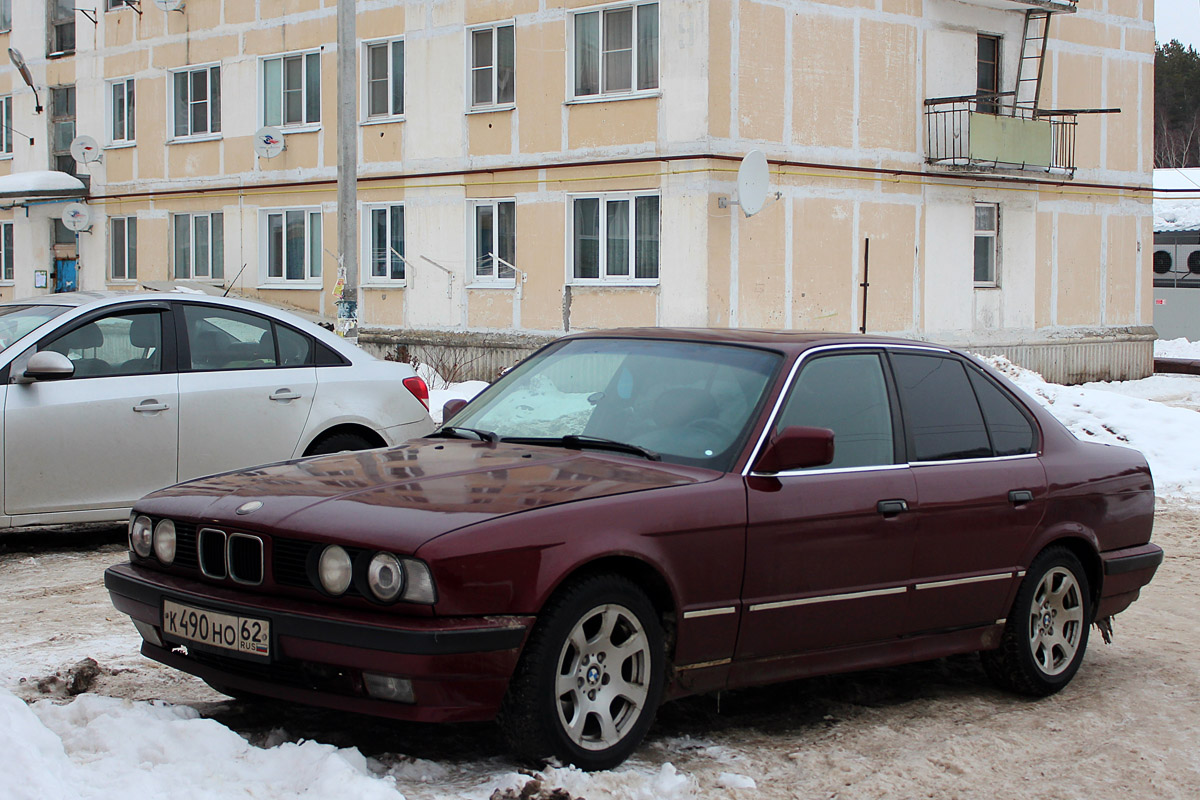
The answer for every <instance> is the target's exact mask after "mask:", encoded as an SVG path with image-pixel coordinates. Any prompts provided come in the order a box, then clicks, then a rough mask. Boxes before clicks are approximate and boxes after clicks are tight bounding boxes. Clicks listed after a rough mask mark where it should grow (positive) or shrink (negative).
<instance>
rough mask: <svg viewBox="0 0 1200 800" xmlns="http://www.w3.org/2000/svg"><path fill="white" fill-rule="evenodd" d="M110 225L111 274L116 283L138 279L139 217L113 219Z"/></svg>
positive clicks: (110, 220) (109, 222)
mask: <svg viewBox="0 0 1200 800" xmlns="http://www.w3.org/2000/svg"><path fill="white" fill-rule="evenodd" d="M108 224H109V237H108V241H109V253H110V258H109V265H110V269H109V274H110V275H112V279H113V280H114V281H132V280H136V279H137V217H112V218H111V219H109V221H108Z"/></svg>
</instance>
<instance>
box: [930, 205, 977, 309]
mask: <svg viewBox="0 0 1200 800" xmlns="http://www.w3.org/2000/svg"><path fill="white" fill-rule="evenodd" d="M924 219H925V283H924V287H923V288H924V298H923V299H924V302H923V306H924V320H925V327H926V329H927V330H970V328H971V324H972V305H973V297H972V295H973V292H974V291H975V290H974V288H973V284H974V280H973V276H974V272H973V261H972V257H973V253H974V247H975V236H974V230H975V228H974V225H975V206H974V204H973V203H970V202H964V198H963V196H962V195H961V194H957V193H955V194H951V193H945V194H940V195H939V196H936V197H930V198H929V199H928V200H927V201H926V203H925V215H924Z"/></svg>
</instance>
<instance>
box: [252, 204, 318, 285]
mask: <svg viewBox="0 0 1200 800" xmlns="http://www.w3.org/2000/svg"><path fill="white" fill-rule="evenodd" d="M262 229H263V242H262V263H263V265H264V270H263V279H264V280H265V281H266V282H267V283H299V282H305V281H308V282H314V283H318V284H319V282H320V278H321V211H320V210H319V209H315V208H280V209H272V210H270V211H264V212H262Z"/></svg>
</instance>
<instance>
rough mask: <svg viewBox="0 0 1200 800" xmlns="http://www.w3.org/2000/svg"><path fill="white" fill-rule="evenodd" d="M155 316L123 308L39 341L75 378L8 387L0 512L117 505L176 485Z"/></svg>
mask: <svg viewBox="0 0 1200 800" xmlns="http://www.w3.org/2000/svg"><path fill="white" fill-rule="evenodd" d="M160 317H161V315H160V314H159V313H157V312H141V313H137V312H131V311H125V312H122V313H118V314H113V315H110V316H107V317H105V318H103V319H100V320H95V321H93V322H89V323H88V324H86V325H83V326H81V327H78V328H75V329H73V330H71V331H69V332H67V333H66V334H64V335H60V334H57V333H56V334H54V335H52V336H51V337H48V338H47V340H46V341H44V342H42V343H39V348H40V349H50V350H56V351H58V352H61V353H63V354H64V355H66V356H67V357H68V358H70V359H71V361H72V362H73V363H74V364H75V367H76V374H75V375H74V376H73V377H71V378H66V379H61V380H53V381H39V382H37V383H30V384H13V385H10V386H9V387H8V392H7V393H6V397H5V403H4V512H5V513H6V514H10V515H12V514H38V513H46V512H56V511H68V510H76V509H78V510H84V509H99V508H121V507H125V506H130V505H132V504H133V502H134V501H135V500H137V499H138V498H139V497H141V496H142V495H144V494H147V493H148V492H152V491H154V490H155V489H160V488H162V487H164V486H169V485H171V484H172V483H175V481H176V460H175V459H176V452H177V450H176V448H177V444H178V425H179V396H178V387H177V378H176V375H175V373H173V372H162V371H161V370H162V369H163V363H162V361H163V358H162V348H161V341H162V340H161V333H162V331H161V323H160Z"/></svg>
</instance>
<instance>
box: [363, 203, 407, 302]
mask: <svg viewBox="0 0 1200 800" xmlns="http://www.w3.org/2000/svg"><path fill="white" fill-rule="evenodd" d="M364 211H365V212H366V215H365V216H366V224H367V235H366V237H364V238H365V239H366V241H367V261H366V264H365V269H366V273H367V282H369V283H392V282H398V281H403V280H404V259H405V255H404V206H402V205H400V204H399V203H395V204H392V205H378V206H367V207H366V208H365V209H364Z"/></svg>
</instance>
